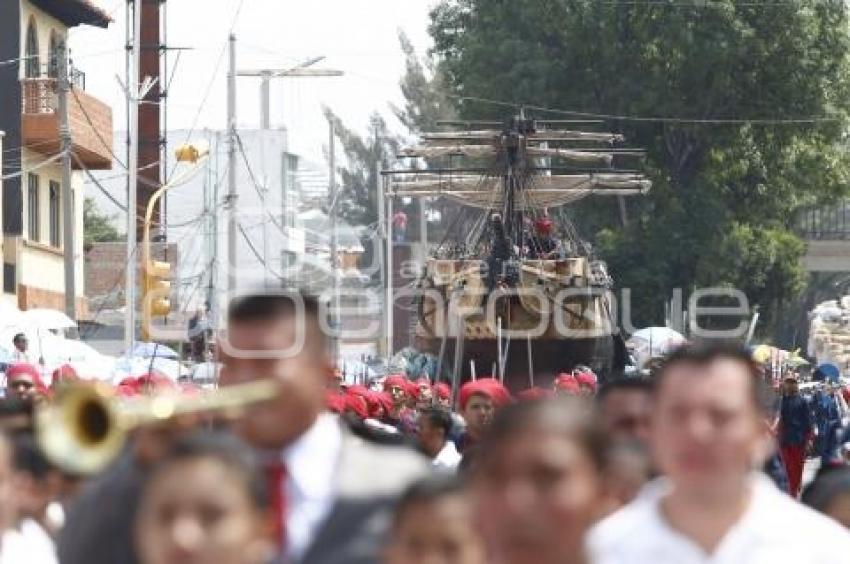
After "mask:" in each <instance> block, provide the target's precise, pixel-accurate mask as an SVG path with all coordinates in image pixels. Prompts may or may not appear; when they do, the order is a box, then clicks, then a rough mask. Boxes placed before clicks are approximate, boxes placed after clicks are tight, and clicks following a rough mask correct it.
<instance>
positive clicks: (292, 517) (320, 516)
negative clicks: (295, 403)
mask: <svg viewBox="0 0 850 564" xmlns="http://www.w3.org/2000/svg"><path fill="white" fill-rule="evenodd" d="M341 450H342V429H340V422H339V419H338V418H337V416H336V415H333V414H329V413H328V414H322V415H320V416H319V418H318V419H316V422H315V423H313V426H312V427H310V429H308V430H307V432H306V433H304V434H303V435H301V437H300V438H299V439H298V440H297V441H296V442H295V443H293V444H292V445H290V446H289V447H288V448H286V449H284V451H283V454H282V456H283V463H284V464H285V465H286V471H287V479H286V497H285V498H284V499H285V500H286V510H287V515H286V543H287V557H288V559H290V560H294V561H297V560H299V559H300V558H301V557H303V556H304V553H305V551H306V550H307V548H308V547H309V546H310V543H311V542H312V541H313V539H314V538H315V537H316V533H317V532H318V530H319V527H320V526H321V525H322V523H324V521H325V519H326V518H327V517H328V515H329V514H330V512H331V509H332V507H333V502H334V498H335V496H336V488H335V486H336V473H337V467H338V465H339V456H340V452H341Z"/></svg>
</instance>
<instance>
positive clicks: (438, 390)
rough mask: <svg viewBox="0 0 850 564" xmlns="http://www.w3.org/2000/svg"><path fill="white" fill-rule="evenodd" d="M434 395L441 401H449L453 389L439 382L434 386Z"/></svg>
mask: <svg viewBox="0 0 850 564" xmlns="http://www.w3.org/2000/svg"><path fill="white" fill-rule="evenodd" d="M434 395H435V396H437V397H438V398H440V399H449V398H451V397H452V387H451V386H449V385H448V384H446V383H445V382H437V383H436V384H434Z"/></svg>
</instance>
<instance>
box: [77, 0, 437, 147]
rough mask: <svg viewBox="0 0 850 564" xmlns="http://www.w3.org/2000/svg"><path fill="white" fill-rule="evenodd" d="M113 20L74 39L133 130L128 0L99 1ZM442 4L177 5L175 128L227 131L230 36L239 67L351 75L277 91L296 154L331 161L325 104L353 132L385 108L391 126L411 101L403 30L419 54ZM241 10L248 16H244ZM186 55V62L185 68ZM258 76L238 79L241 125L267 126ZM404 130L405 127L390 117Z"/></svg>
mask: <svg viewBox="0 0 850 564" xmlns="http://www.w3.org/2000/svg"><path fill="white" fill-rule="evenodd" d="M95 2H96V3H97V4H99V5H100V6H101V7H102V8H103V9H105V10H107V11H108V12H109V13H110V14H112V16H113V18H114V20H115V22H114V23H113V24H112V25H111V26H110V27H109V29H107V30H102V29H100V28H89V27H80V28H76V29H75V30H74V31H73V32H72V36H71V39H70V45H71V49H72V52H71V56H72V59H73V60H74V63H75V65H76V66H77V67H78V68H80V69H81V70H83V71H84V72H86V89H87V90H88V91H89V92H91V93H92V94H94V95H95V96H97V97H99V98H100V99H102V100H104V101H105V102H107V103H109V104H110V105H111V106H112V108H113V120H114V126H115V128H116V129H123V124H124V115H125V113H124V112H125V105H124V94H123V92H122V90H121V87H120V86H119V84H118V81H117V80H116V74H117V75H120V76H121V77H122V79H123V76H124V52H123V46H124V43H125V39H126V38H125V18H124V6H125V0H95ZM434 3H435V0H309V1H293V0H204V1H202V0H169V1H168V2H167V10H168V13H167V17H168V44H169V45H170V46H171V47H173V48H186V49H185V50H181V51H173V52H171V53H170V64H169V66H170V67H171V69H172V74H171V76H170V77H169V80H170V81H171V86H170V96H169V109H168V128H169V129H190V128H193V127H196V128H214V129H215V128H223V127H224V124H225V122H226V113H227V83H226V73H227V66H228V61H227V50H226V45H227V37H228V35H229V33H230V31H231V29H232V30H233V32H234V33H235V34H236V36H237V57H236V59H237V68H238V69H255V68H287V67H291V66H294V65H296V64H298V63H299V62H301V61H303V60H305V59H308V58H310V57H315V56H319V55H324V56H326V57H327V58H326V59H325V60H324V61H322V62H321V63H319V64H317V65H316V68H333V69H338V70H342V71H343V72H345V76H343V77H339V78H285V79H278V80H275V81H273V83H272V103H271V119H272V126H273V127H277V126H280V125H285V126H286V127H287V128H288V130H289V139H290V146H291V148H292V149H294V150H295V151H296V152H299V153H301V154H303V155H305V156H308V157H311V158H313V159H314V160H319V161H320V160H322V154H323V153H322V148H323V146H324V145H326V144H327V139H328V130H327V122H326V121H325V120H324V118H323V115H322V106H323V105H326V106H328V107H329V108H330V109H331V110H332V111H334V112H335V113H337V114H338V115H340V116H341V117H342V119H343V121H344V122H345V123H346V125H347V126H349V127H351V128H354V129H357V130H360V131H366V130H367V129H368V123H369V115H370V114H371V113H372V112H373V111H375V110H377V111H380V112H382V113H383V114H384V115H385V116H387V117H388V118H390V116H391V112H390V109H389V106H388V103H389V102H394V103H396V104H401V103H402V101H403V98H402V95H401V91H400V89H399V87H398V82H399V79H400V77H401V76H402V74H403V72H404V57H403V55H402V53H401V50H400V48H399V42H398V35H397V34H398V31H399V30H400V29H401V30H403V31H404V32H405V33H407V35H408V36H409V37H410V39H411V41H412V42H413V44H414V46H415V47H416V48H417V50H418V51H420V52H424V51H425V50H427V49H428V48H429V47H430V45H431V43H430V40H429V37H428V33H427V27H428V22H429V18H428V13H429V11H430V9H431V7H432V6H433V4H434ZM240 6H241V8H240ZM178 53H179V60H178ZM259 87H260V80H259V79H257V78H249V77H240V78H238V79H237V122H238V124H239V125H240V126H242V127H257V126H258V124H259V119H260V115H259V96H260V94H259V89H260V88H259ZM390 122H391V124H392V125H394V126H395V127H396V128H397V129H398V130H399V131H400V132H401V131H402V127H401V125H400V124H398V123H397V122H396V121H395V120H393V119H390Z"/></svg>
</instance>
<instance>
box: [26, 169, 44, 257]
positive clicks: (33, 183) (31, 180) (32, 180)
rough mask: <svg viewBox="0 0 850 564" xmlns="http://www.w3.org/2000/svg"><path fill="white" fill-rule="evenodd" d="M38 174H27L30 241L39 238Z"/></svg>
mask: <svg viewBox="0 0 850 564" xmlns="http://www.w3.org/2000/svg"><path fill="white" fill-rule="evenodd" d="M38 200H39V198H38V175H37V174H33V173H29V175H28V176H27V214H28V220H29V221H28V224H27V225H28V227H29V238H30V241H36V242H38V240H39V230H38V225H39V223H40V222H39V219H40V215H41V214H40V213H39V212H40V209H39V205H38Z"/></svg>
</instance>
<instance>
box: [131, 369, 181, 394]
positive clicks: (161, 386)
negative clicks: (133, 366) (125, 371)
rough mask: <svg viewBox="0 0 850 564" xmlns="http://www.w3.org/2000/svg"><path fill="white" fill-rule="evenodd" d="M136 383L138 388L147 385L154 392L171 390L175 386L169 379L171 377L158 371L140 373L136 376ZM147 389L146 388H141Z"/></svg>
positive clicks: (141, 388)
mask: <svg viewBox="0 0 850 564" xmlns="http://www.w3.org/2000/svg"><path fill="white" fill-rule="evenodd" d="M136 385H137V387H138V388H139V390H143V389H144V388H145V387H149V388H151V389H152V390H151V391H154V392H159V391H162V390H173V389H175V388H176V386H175V384H174V382H172V381H171V378H169V377H168V376H163V375H162V374H160V373H159V372H148V373H147V374H142V375H141V376H139V377H138V378H136ZM143 391H147V390H143Z"/></svg>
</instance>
